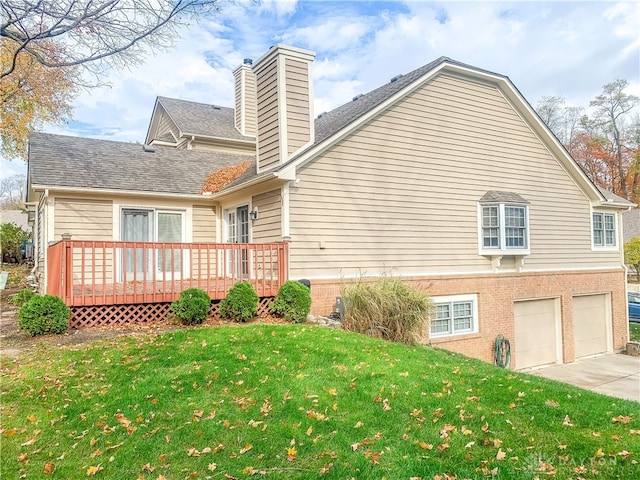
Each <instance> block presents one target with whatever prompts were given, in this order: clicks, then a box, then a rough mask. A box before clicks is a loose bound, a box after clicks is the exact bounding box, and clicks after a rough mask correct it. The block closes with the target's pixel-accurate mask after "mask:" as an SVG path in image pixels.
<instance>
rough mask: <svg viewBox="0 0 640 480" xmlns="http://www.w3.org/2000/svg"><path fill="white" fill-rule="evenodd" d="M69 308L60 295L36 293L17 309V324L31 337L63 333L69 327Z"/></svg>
mask: <svg viewBox="0 0 640 480" xmlns="http://www.w3.org/2000/svg"><path fill="white" fill-rule="evenodd" d="M70 318H71V310H69V307H67V306H66V305H65V304H64V302H63V301H62V299H61V298H60V297H56V296H55V295H45V296H40V295H36V296H34V297H33V298H32V299H31V300H29V301H28V302H27V303H25V304H24V305H23V306H22V308H21V309H20V310H19V311H18V326H19V328H20V330H24V331H25V332H27V333H28V334H29V335H31V336H32V337H33V336H35V335H43V334H46V333H64V332H66V331H67V328H69V319H70Z"/></svg>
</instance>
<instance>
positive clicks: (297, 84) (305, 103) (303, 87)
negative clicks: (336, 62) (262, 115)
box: [285, 58, 311, 155]
mask: <svg viewBox="0 0 640 480" xmlns="http://www.w3.org/2000/svg"><path fill="white" fill-rule="evenodd" d="M285 72H286V92H287V93H286V104H287V138H288V146H287V148H288V151H287V154H288V155H291V154H292V153H293V152H295V151H296V150H298V149H299V148H300V147H302V146H303V145H306V144H307V143H308V142H309V140H310V138H309V135H310V132H311V130H310V126H309V121H310V108H311V100H310V98H309V66H308V64H307V63H305V62H301V61H299V60H293V59H290V58H288V59H286V62H285Z"/></svg>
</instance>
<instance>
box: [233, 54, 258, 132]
mask: <svg viewBox="0 0 640 480" xmlns="http://www.w3.org/2000/svg"><path fill="white" fill-rule="evenodd" d="M252 63H253V62H252V60H251V59H250V58H245V59H244V61H243V62H242V65H240V66H239V67H238V68H236V69H235V70H234V71H233V76H234V78H235V125H236V128H237V129H238V130H239V131H240V133H241V134H242V135H246V136H248V137H255V135H256V130H257V119H256V75H255V74H254V73H253V70H252V69H251V64H252Z"/></svg>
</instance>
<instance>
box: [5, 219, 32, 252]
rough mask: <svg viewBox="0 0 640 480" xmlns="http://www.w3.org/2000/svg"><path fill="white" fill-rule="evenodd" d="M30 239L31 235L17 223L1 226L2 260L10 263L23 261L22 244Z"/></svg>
mask: <svg viewBox="0 0 640 480" xmlns="http://www.w3.org/2000/svg"><path fill="white" fill-rule="evenodd" d="M28 239H29V234H28V233H27V232H25V231H24V230H23V229H22V228H21V227H19V226H17V225H16V224H15V223H2V224H0V252H2V260H3V261H5V260H6V261H9V260H10V259H15V260H16V261H19V260H21V259H22V254H21V253H20V247H21V246H22V242H25V241H27V240H28Z"/></svg>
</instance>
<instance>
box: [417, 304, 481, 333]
mask: <svg viewBox="0 0 640 480" xmlns="http://www.w3.org/2000/svg"><path fill="white" fill-rule="evenodd" d="M432 300H433V302H434V304H435V308H434V310H433V313H432V314H431V318H430V319H429V331H430V336H431V337H446V336H451V335H464V334H468V333H476V332H477V331H478V296H477V295H476V294H468V295H448V296H442V297H434V298H433V299H432Z"/></svg>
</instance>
